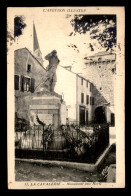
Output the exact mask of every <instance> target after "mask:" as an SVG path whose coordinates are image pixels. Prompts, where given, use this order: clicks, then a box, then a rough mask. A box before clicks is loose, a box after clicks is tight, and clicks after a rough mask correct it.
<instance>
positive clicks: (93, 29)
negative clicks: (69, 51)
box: [70, 15, 116, 50]
mask: <svg viewBox="0 0 131 196" xmlns="http://www.w3.org/2000/svg"><path fill="white" fill-rule="evenodd" d="M70 23H71V25H72V27H73V28H74V33H73V32H71V33H70V36H72V35H76V32H77V33H79V34H85V33H87V32H89V34H90V38H91V39H97V40H98V42H99V44H100V45H101V46H102V47H103V48H106V50H110V49H111V50H112V49H113V47H114V46H116V16H115V15H74V18H73V19H72V20H71V21H70Z"/></svg>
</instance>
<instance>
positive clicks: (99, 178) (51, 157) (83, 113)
mask: <svg viewBox="0 0 131 196" xmlns="http://www.w3.org/2000/svg"><path fill="white" fill-rule="evenodd" d="M124 19H125V18H124V7H8V8H7V97H8V107H7V108H8V111H7V112H8V119H7V120H8V123H7V127H8V133H7V140H8V142H7V145H8V188H9V189H56V188H57V189H59V188H124V187H125V165H124V163H125V157H124V155H125V149H124V137H125V133H124V131H125V130H124V74H125V64H124V58H125V57H124V55H125V54H124V45H125V43H124V39H125V37H124V36H125V34H124V33H125V32H124V22H125V21H124Z"/></svg>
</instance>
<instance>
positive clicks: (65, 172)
mask: <svg viewBox="0 0 131 196" xmlns="http://www.w3.org/2000/svg"><path fill="white" fill-rule="evenodd" d="M115 163H116V152H115V147H113V149H112V150H111V151H110V153H109V154H108V155H107V157H106V159H105V161H104V162H103V164H102V165H101V167H100V168H99V169H98V172H96V173H91V172H86V171H80V170H77V169H71V168H65V167H62V166H57V167H56V166H51V165H42V164H36V163H34V164H32V163H25V162H20V161H16V164H15V178H16V181H48V182H49V181H50V182H55V181H57V182H62V181H63V182H69V181H71V182H105V181H106V179H105V178H104V177H103V176H102V175H101V173H102V170H103V169H104V168H105V167H106V166H109V165H110V164H115Z"/></svg>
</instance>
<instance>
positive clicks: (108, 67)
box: [85, 54, 116, 122]
mask: <svg viewBox="0 0 131 196" xmlns="http://www.w3.org/2000/svg"><path fill="white" fill-rule="evenodd" d="M99 58H101V61H98V59H99ZM115 60H116V57H115V54H110V55H103V56H102V55H101V56H92V57H88V58H87V60H86V63H85V76H86V77H87V78H88V79H89V80H90V81H91V82H92V83H93V84H94V91H93V94H94V97H95V106H93V111H94V110H95V108H96V107H98V106H101V105H105V107H106V116H107V120H108V122H110V114H111V113H112V112H114V93H115V91H114V88H115V76H116V75H115V69H116V62H115ZM107 104H108V106H106V105H107Z"/></svg>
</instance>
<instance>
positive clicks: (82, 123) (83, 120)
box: [80, 106, 85, 125]
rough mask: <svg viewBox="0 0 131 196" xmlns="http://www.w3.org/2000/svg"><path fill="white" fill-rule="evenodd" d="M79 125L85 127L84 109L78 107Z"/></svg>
mask: <svg viewBox="0 0 131 196" xmlns="http://www.w3.org/2000/svg"><path fill="white" fill-rule="evenodd" d="M80 125H85V107H82V106H80Z"/></svg>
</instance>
